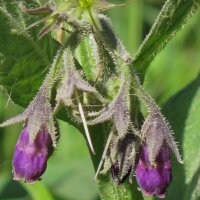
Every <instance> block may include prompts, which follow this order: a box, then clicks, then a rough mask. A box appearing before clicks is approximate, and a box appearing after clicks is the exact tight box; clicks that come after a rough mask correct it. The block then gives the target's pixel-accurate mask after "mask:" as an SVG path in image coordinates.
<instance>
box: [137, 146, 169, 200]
mask: <svg viewBox="0 0 200 200" xmlns="http://www.w3.org/2000/svg"><path fill="white" fill-rule="evenodd" d="M136 179H137V183H138V185H139V186H140V188H141V190H142V191H143V193H144V194H145V195H146V196H152V195H156V196H157V197H159V198H164V197H165V192H166V189H167V187H168V185H169V184H170V183H171V163H170V158H169V149H168V148H167V147H166V146H163V147H162V148H161V150H160V152H159V154H158V156H157V157H156V160H155V165H151V164H150V161H149V158H148V152H147V146H146V145H144V146H143V147H142V150H141V156H140V159H139V162H138V165H137V168H136Z"/></svg>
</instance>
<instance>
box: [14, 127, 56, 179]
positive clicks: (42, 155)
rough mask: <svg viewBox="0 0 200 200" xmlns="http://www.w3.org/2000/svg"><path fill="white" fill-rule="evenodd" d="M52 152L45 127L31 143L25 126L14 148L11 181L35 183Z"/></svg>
mask: <svg viewBox="0 0 200 200" xmlns="http://www.w3.org/2000/svg"><path fill="white" fill-rule="evenodd" d="M52 152H53V148H52V140H51V137H50V135H49V133H48V131H47V129H46V128H45V126H42V127H41V129H40V131H39V132H38V133H37V136H36V137H35V139H34V141H33V142H31V141H30V135H29V131H28V129H27V126H25V127H24V128H23V130H22V133H21V135H20V137H19V139H18V142H17V144H16V147H15V152H14V157H13V174H14V178H13V179H14V180H20V179H24V180H25V181H26V182H28V183H34V182H35V181H37V180H38V179H39V178H40V177H41V175H42V174H43V173H44V171H45V170H46V167H47V160H48V158H49V156H50V154H51V153H52Z"/></svg>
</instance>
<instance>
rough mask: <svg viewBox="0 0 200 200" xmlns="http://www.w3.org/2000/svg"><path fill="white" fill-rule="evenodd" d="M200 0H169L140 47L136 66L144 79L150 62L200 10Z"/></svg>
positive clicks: (135, 60)
mask: <svg viewBox="0 0 200 200" xmlns="http://www.w3.org/2000/svg"><path fill="white" fill-rule="evenodd" d="M199 6H200V0H189V1H186V0H167V1H166V2H165V5H164V6H163V8H162V10H161V12H160V14H159V16H158V17H157V19H156V20H155V23H154V25H153V26H152V28H151V30H150V32H149V34H148V35H147V37H146V38H145V40H144V41H143V43H142V44H141V46H140V48H139V49H138V51H137V53H136V55H135V58H134V63H133V64H134V66H135V68H136V69H137V71H138V74H139V75H140V78H141V79H142V80H143V79H144V76H145V73H146V70H147V68H148V66H149V64H150V63H151V62H152V61H153V59H154V58H155V56H156V55H157V54H158V53H159V52H160V51H161V50H162V49H163V48H164V47H165V46H166V44H167V43H168V42H169V41H170V40H171V39H172V38H174V37H175V35H176V34H177V32H178V31H180V30H181V29H182V28H183V27H184V25H185V24H186V23H187V22H189V21H190V20H191V17H192V16H193V15H194V14H195V13H196V12H197V11H198V9H199Z"/></svg>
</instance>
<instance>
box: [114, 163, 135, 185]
mask: <svg viewBox="0 0 200 200" xmlns="http://www.w3.org/2000/svg"><path fill="white" fill-rule="evenodd" d="M130 172H131V169H129V170H128V172H127V173H126V174H125V175H124V176H123V177H122V178H120V167H119V163H118V162H115V164H113V165H112V167H111V175H112V178H113V180H114V181H115V183H117V185H120V184H122V183H124V181H126V179H127V178H128V177H129V175H130Z"/></svg>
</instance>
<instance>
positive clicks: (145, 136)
mask: <svg viewBox="0 0 200 200" xmlns="http://www.w3.org/2000/svg"><path fill="white" fill-rule="evenodd" d="M112 6H113V4H109V3H107V2H106V1H103V0H93V1H92V0H74V1H70V0H69V1H63V2H62V3H61V4H56V3H55V4H46V5H44V6H42V7H40V8H32V9H28V8H26V7H25V6H22V5H21V9H22V11H23V13H26V14H31V15H45V17H44V18H42V20H40V21H38V22H36V23H34V24H32V25H31V26H30V27H28V28H27V29H26V31H27V30H28V29H29V28H32V27H34V26H35V25H37V24H40V23H44V24H45V25H44V27H43V29H42V30H41V31H40V33H39V36H40V37H42V36H44V35H46V34H47V33H48V32H50V31H55V30H56V31H57V32H56V34H57V36H58V37H57V40H58V41H59V42H60V44H59V45H60V49H59V51H58V53H57V56H55V59H54V62H53V64H52V65H51V66H50V70H49V73H48V74H47V76H46V78H45V80H44V82H43V83H42V86H41V87H40V89H39V91H38V93H37V94H36V96H35V98H34V99H33V100H32V101H31V102H30V104H29V106H28V107H27V108H26V109H25V111H24V112H23V113H22V114H20V115H18V116H16V117H14V118H11V119H9V120H7V121H5V122H4V123H2V124H0V127H4V126H7V125H11V124H14V123H17V122H25V126H24V128H23V130H22V133H21V135H20V137H19V139H18V142H17V144H16V148H15V152H14V157H13V174H14V179H15V180H20V179H23V180H25V181H26V182H27V183H34V182H35V181H37V180H39V179H40V178H41V176H42V174H43V173H44V171H45V170H46V167H47V161H48V159H49V157H50V156H51V155H52V153H53V151H54V149H55V148H56V144H57V142H58V137H59V133H58V132H57V127H56V126H55V119H56V114H57V113H58V112H59V111H60V110H61V109H62V110H63V108H65V110H67V114H68V116H70V117H69V118H68V119H67V120H68V122H70V123H72V124H73V125H75V126H79V127H80V124H81V125H82V126H83V127H81V128H83V129H84V131H85V134H86V138H87V140H88V144H89V146H90V149H91V151H92V153H93V154H95V147H93V144H92V141H91V139H90V134H89V129H88V126H95V125H97V124H100V123H105V122H108V123H109V127H111V128H109V127H108V129H109V131H110V134H109V136H108V139H107V142H106V145H105V149H104V152H103V155H102V159H101V161H100V163H99V166H98V169H97V172H96V175H95V178H94V179H96V178H97V176H98V175H99V173H101V174H106V173H107V172H111V175H112V177H113V180H114V182H116V183H117V184H118V185H119V184H123V182H124V181H126V180H127V179H128V180H129V182H132V179H133V177H134V175H135V174H136V181H137V183H138V185H139V187H140V189H141V191H142V192H143V193H144V194H145V195H146V196H153V195H154V196H157V197H159V198H164V197H165V192H166V190H167V187H168V186H169V184H170V183H171V180H172V173H171V162H170V150H171V151H172V152H174V154H175V156H176V158H177V160H178V161H179V162H180V163H181V162H182V160H181V157H180V155H179V151H178V147H177V145H176V142H175V141H174V138H173V135H172V134H173V132H172V130H171V129H170V127H169V125H168V123H167V121H166V120H165V118H164V117H163V116H162V114H161V112H160V110H159V108H158V106H157V105H156V103H155V102H154V101H153V99H152V98H151V97H150V96H149V95H148V94H147V93H146V92H145V91H144V89H143V87H142V86H141V84H140V82H139V80H138V77H137V75H136V73H135V72H134V70H132V68H133V67H132V58H131V57H130V55H129V54H128V53H127V51H126V50H125V48H124V47H123V45H122V43H121V42H120V41H119V40H118V39H117V37H116V36H115V34H114V32H113V30H112V28H111V25H110V22H109V20H108V19H107V17H105V16H103V15H101V14H100V15H98V14H97V13H95V12H94V11H95V10H98V11H99V10H101V9H105V8H108V7H112ZM76 11H80V13H81V17H80V15H79V17H73V18H72V17H71V16H70V14H71V15H72V16H75V15H73V13H74V12H76ZM85 12H86V13H87V14H89V19H90V20H88V17H86V18H84V14H85ZM94 13H95V15H93V14H94ZM60 31H61V32H62V34H61V35H62V37H61V35H60ZM54 33H55V32H54ZM54 35H55V34H54ZM88 49H89V50H88ZM81 51H84V53H83V54H84V56H85V57H84V56H83V54H81V53H80V52H81ZM83 57H84V58H83ZM91 60H92V61H91ZM90 61H91V62H90ZM86 66H90V67H86ZM86 68H87V69H86ZM133 93H134V96H133V95H132V94H133ZM139 103H143V104H144V105H145V106H146V107H147V109H148V116H147V118H146V119H145V120H144V122H143V124H142V122H141V121H139V120H136V119H137V118H138V112H136V111H138V110H139V109H138V108H139ZM83 105H84V107H83ZM96 105H98V108H100V109H97V107H96ZM83 108H84V109H83ZM141 127H142V128H141Z"/></svg>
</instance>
